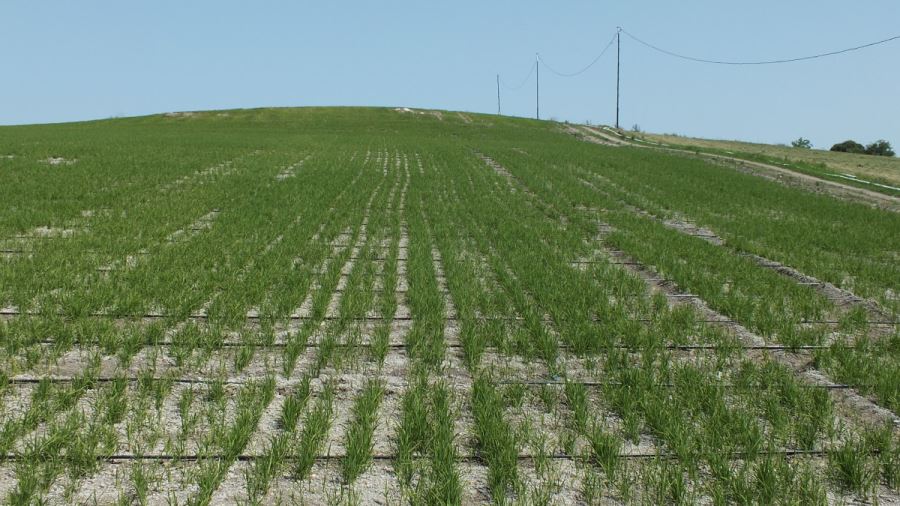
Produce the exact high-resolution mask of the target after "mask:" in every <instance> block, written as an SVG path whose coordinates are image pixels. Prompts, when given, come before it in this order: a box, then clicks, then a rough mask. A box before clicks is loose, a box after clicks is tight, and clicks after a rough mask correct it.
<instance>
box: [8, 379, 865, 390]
mask: <svg viewBox="0 0 900 506" xmlns="http://www.w3.org/2000/svg"><path fill="white" fill-rule="evenodd" d="M264 378H265V377H264V376H260V377H253V378H248V379H245V380H217V379H211V378H174V377H173V378H166V377H148V378H140V377H136V376H121V377H98V378H91V379H89V380H87V381H88V382H91V383H101V384H102V383H113V382H116V381H126V382H128V383H138V382H141V381H160V382H166V381H169V382H172V383H178V384H185V385H214V384H222V385H246V384H248V383H250V382H252V381H259V380H261V379H264ZM45 381H46V382H49V383H52V384H66V383H73V382H75V381H84V378H82V377H58V376H57V377H53V376H47V377H44V378H31V377H27V378H8V379H6V381H5V383H6V384H7V385H36V384H39V383H41V382H45ZM566 383H567V382H566V381H562V380H521V381H515V380H501V381H495V382H494V384H496V385H523V386H543V385H566ZM568 383H573V384H577V385H583V386H585V387H627V386H631V385H626V384H623V383H621V382H618V381H569V382H568ZM649 386H650V387H653V388H676V385H675V384H673V383H654V384H652V385H649ZM713 386H715V387H719V388H735V389H737V388H743V386H741V385H735V384H730V383H725V384H718V385H713ZM797 386H798V387H799V388H809V389H824V390H858V389H867V388H874V387H873V386H871V385H847V384H839V383H829V384H824V385H810V384H799V385H797ZM747 388H748V389H755V390H758V389H759V388H758V387H756V386H754V385H748V386H747Z"/></svg>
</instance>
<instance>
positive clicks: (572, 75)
mask: <svg viewBox="0 0 900 506" xmlns="http://www.w3.org/2000/svg"><path fill="white" fill-rule="evenodd" d="M615 41H616V35H613V36H612V39H610V41H609V44H607V45H606V47H604V48H603V51H600V54H598V55H597V57H596V58H594V60H593V61H592V62H591V63H588V64H587V66H586V67H584V68H582V69H581V70H579V71H577V72H572V73H566V72H559V71H558V70H555V69H554V68H553V67H551V66H550V65H548V64H547V62H546V61H544V59H543V58H541V55H540V54H538V60H540V62H541V63H542V64H543V65H544V67H546V68H547V70H549V71H550V72H552V73H554V74H556V75H558V76H559V77H575V76H578V75H581V74H584V73H585V72H587V71H588V69H590V68H591V67H593V66H594V64H595V63H597V62H598V61H600V58H602V57H603V55H604V54H606V51H607V50H608V49H609V48H610V47H612V45H613V43H614V42H615Z"/></svg>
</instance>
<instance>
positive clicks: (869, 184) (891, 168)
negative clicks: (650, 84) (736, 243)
mask: <svg viewBox="0 0 900 506" xmlns="http://www.w3.org/2000/svg"><path fill="white" fill-rule="evenodd" d="M628 135H632V133H628ZM634 135H635V137H636V138H637V139H641V140H646V141H650V142H656V143H662V144H665V145H667V146H671V147H674V148H681V149H688V150H699V151H702V152H707V153H713V154H718V155H728V156H735V157H738V158H742V159H745V160H751V161H756V162H762V163H768V164H772V165H776V166H779V167H785V168H787V169H790V170H793V171H796V172H800V173H803V174H809V175H812V176H816V177H819V178H822V179H826V180H829V181H835V182H838V183H843V184H847V185H851V186H856V187H859V188H864V189H866V190H871V191H876V192H880V193H884V194H886V195H892V196H895V197H898V196H900V190H898V189H897V188H900V158H897V157H885V156H870V155H860V154H854V153H839V152H834V151H827V146H826V147H820V148H817V149H798V148H793V147H790V146H776V145H772V144H758V143H751V142H740V141H726V140H713V139H697V138H693V137H682V136H678V135H660V134H645V133H639V134H634Z"/></svg>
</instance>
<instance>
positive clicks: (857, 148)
mask: <svg viewBox="0 0 900 506" xmlns="http://www.w3.org/2000/svg"><path fill="white" fill-rule="evenodd" d="M831 150H832V151H840V152H841V153H857V154H863V153H865V152H866V147H865V146H863V145H862V144H860V143H858V142H856V141H851V140H847V141H844V142H842V143H840V144H835V145H834V146H831Z"/></svg>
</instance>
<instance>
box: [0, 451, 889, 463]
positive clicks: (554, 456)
mask: <svg viewBox="0 0 900 506" xmlns="http://www.w3.org/2000/svg"><path fill="white" fill-rule="evenodd" d="M834 451H835V450H825V449H822V450H797V449H785V450H760V451H758V452H746V451H733V452H721V453H718V454H719V455H726V456H728V457H729V458H731V459H743V458H746V457H747V456H749V455H755V456H769V455H772V456H786V457H795V456H810V457H827V456H828V455H830V454H831V453H833V452H834ZM880 453H881V452H880V451H879V450H877V449H872V450H871V451H870V452H869V453H868V455H871V456H874V455H879V454H880ZM370 457H371V458H372V460H376V461H393V460H396V459H397V456H396V455H392V454H376V455H371V456H370ZM94 458H95V459H96V460H97V461H100V462H116V461H125V462H127V461H156V462H178V461H183V462H203V461H207V460H222V459H226V458H229V457H228V456H226V455H224V454H209V455H169V454H150V455H135V454H113V455H95V457H94ZM266 458H268V455H238V456H237V457H236V458H235V460H237V461H239V462H253V461H256V460H260V459H266ZM297 458H298V457H295V456H293V455H286V456H284V458H283V460H285V461H287V462H291V461H294V460H297ZM344 458H346V456H344V455H319V456H317V457H316V458H315V460H316V461H318V462H330V461H339V460H341V459H344ZM421 458H423V459H424V458H427V457H421ZM617 458H620V459H641V460H643V459H667V460H674V459H678V455H677V454H675V453H671V452H656V453H649V452H648V453H638V452H631V453H627V452H626V453H619V454H618V455H617ZM50 459H52V460H54V461H57V460H60V459H62V460H65V459H66V457H65V456H64V455H27V454H6V455H0V462H17V461H23V460H26V461H28V462H33V461H36V460H37V461H41V460H50ZM516 459H517V460H520V461H521V460H538V459H551V460H563V461H590V460H592V457H591V456H590V455H570V454H566V453H551V454H546V455H533V454H520V455H517V456H516ZM456 461H457V462H477V463H481V462H483V461H484V459H483V458H482V457H481V456H480V455H460V456H457V457H456Z"/></svg>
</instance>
